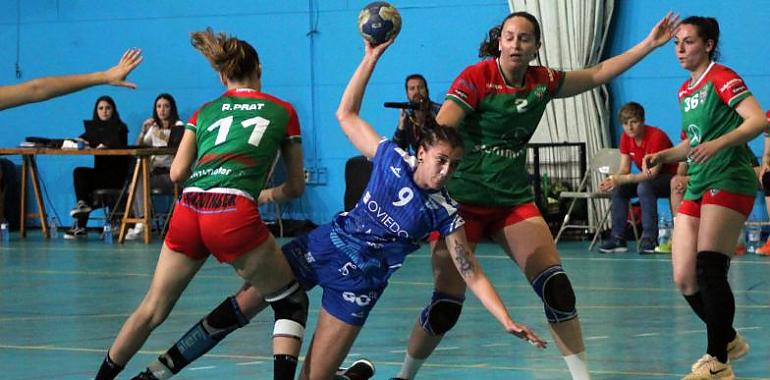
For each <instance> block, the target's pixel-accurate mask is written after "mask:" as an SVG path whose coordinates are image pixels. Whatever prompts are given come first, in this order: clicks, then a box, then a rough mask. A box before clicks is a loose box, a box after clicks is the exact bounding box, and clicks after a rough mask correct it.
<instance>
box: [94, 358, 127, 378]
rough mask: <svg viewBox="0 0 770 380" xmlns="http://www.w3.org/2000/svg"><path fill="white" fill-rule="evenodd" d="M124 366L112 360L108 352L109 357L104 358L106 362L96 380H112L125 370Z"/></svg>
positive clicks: (103, 363) (100, 368)
mask: <svg viewBox="0 0 770 380" xmlns="http://www.w3.org/2000/svg"><path fill="white" fill-rule="evenodd" d="M123 367H124V366H122V365H120V364H118V363H115V362H113V361H112V359H110V353H109V351H108V352H107V355H105V356H104V361H103V362H102V365H101V367H99V372H98V373H97V374H96V377H95V378H94V380H112V379H114V378H115V377H116V376H118V374H119V373H120V371H122V370H123Z"/></svg>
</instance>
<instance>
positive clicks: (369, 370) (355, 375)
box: [337, 359, 374, 380]
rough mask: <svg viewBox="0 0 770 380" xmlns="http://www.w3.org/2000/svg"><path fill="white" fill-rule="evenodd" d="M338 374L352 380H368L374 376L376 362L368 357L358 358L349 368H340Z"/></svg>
mask: <svg viewBox="0 0 770 380" xmlns="http://www.w3.org/2000/svg"><path fill="white" fill-rule="evenodd" d="M337 375H339V376H344V377H346V378H348V379H350V380H367V379H370V378H372V376H374V363H372V362H371V361H369V360H367V359H358V360H356V361H354V362H353V364H351V365H350V367H348V368H340V369H339V370H337Z"/></svg>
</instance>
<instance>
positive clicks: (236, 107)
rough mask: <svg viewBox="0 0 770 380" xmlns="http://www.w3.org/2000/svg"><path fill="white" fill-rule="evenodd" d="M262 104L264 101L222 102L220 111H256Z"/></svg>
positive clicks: (263, 104)
mask: <svg viewBox="0 0 770 380" xmlns="http://www.w3.org/2000/svg"><path fill="white" fill-rule="evenodd" d="M264 106H265V103H235V104H230V103H225V104H222V111H256V110H261V109H262V107H264Z"/></svg>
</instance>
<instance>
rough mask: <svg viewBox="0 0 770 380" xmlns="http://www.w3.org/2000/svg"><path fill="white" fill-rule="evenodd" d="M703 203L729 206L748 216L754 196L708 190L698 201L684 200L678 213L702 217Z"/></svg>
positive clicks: (752, 205)
mask: <svg viewBox="0 0 770 380" xmlns="http://www.w3.org/2000/svg"><path fill="white" fill-rule="evenodd" d="M702 205H717V206H722V207H727V208H729V209H732V210H735V211H738V212H740V213H741V214H743V215H744V216H746V217H747V218H748V216H749V214H750V213H751V209H752V208H753V207H754V197H753V196H751V195H744V194H736V193H731V192H729V191H724V190H717V189H712V190H706V192H704V193H703V197H701V199H698V200H696V201H690V200H684V201H682V203H681V204H680V205H679V211H677V213H678V214H684V215H689V216H692V217H693V218H700V208H701V206H702Z"/></svg>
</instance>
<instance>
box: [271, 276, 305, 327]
mask: <svg viewBox="0 0 770 380" xmlns="http://www.w3.org/2000/svg"><path fill="white" fill-rule="evenodd" d="M265 301H267V302H268V303H270V307H272V308H273V312H274V314H275V327H274V328H273V337H279V336H282V337H291V338H295V339H298V340H302V337H303V336H304V335H305V323H307V314H308V308H309V307H310V302H309V301H308V298H307V293H305V290H304V289H302V287H301V286H299V284H298V283H297V282H296V281H295V282H292V283H291V284H289V285H288V286H286V287H285V288H284V289H283V290H280V291H278V292H276V293H274V294H273V295H271V296H269V297H265Z"/></svg>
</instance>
